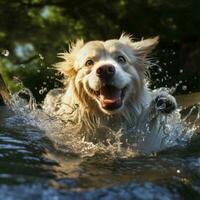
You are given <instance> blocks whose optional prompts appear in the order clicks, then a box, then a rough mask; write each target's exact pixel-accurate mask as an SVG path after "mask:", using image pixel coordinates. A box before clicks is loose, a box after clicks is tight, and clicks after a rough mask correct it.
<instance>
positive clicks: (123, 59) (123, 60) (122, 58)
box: [117, 56, 126, 64]
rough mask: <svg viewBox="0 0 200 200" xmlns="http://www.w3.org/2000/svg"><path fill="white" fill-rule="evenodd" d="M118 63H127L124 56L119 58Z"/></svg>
mask: <svg viewBox="0 0 200 200" xmlns="http://www.w3.org/2000/svg"><path fill="white" fill-rule="evenodd" d="M117 61H118V62H119V63H122V64H124V63H126V59H125V58H124V56H118V57H117Z"/></svg>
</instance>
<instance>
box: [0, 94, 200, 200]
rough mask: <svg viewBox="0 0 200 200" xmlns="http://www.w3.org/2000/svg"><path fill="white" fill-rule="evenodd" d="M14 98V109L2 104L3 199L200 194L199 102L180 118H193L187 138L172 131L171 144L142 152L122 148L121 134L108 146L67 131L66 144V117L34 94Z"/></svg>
mask: <svg viewBox="0 0 200 200" xmlns="http://www.w3.org/2000/svg"><path fill="white" fill-rule="evenodd" d="M13 99H14V102H15V107H14V109H15V111H16V112H15V113H14V112H12V111H10V110H8V108H7V107H5V106H1V107H0V111H1V112H0V122H1V123H0V199H20V200H21V199H27V198H29V199H77V200H79V199H91V200H94V199H145V200H146V199H199V198H200V177H199V176H200V148H199V146H200V137H199V136H198V135H196V134H194V133H193V132H194V126H193V123H194V121H195V120H196V121H197V120H198V106H197V107H194V108H192V109H191V110H190V111H189V112H188V111H187V112H186V113H187V114H186V115H185V119H184V120H185V121H184V120H183V119H182V120H181V121H177V122H184V123H186V121H189V118H191V119H192V120H193V123H192V124H191V125H190V128H186V130H185V133H186V135H187V137H185V138H184V139H183V140H181V137H183V135H180V134H175V133H173V134H172V136H169V137H167V138H168V140H166V141H168V142H171V143H170V144H171V147H170V148H166V149H164V150H162V151H159V152H157V153H151V154H141V153H139V152H135V151H134V149H131V148H125V149H123V148H122V147H120V144H119V141H118V139H119V138H118V139H116V143H112V144H110V145H109V146H108V147H106V146H104V145H103V144H93V143H91V142H87V141H85V140H84V139H83V138H77V137H76V138H73V137H71V138H70V137H67V136H66V138H63V140H62V141H63V144H62V143H61V135H62V134H60V135H59V134H58V133H59V132H60V133H62V132H63V131H66V130H65V129H64V128H63V127H62V126H63V123H66V122H63V121H60V120H58V119H52V118H49V116H47V115H46V114H45V113H43V112H42V111H41V110H40V109H38V108H37V107H36V106H37V105H36V104H35V103H34V99H33V98H31V102H30V104H27V103H26V102H25V101H23V100H22V99H21V98H19V97H18V95H17V96H13ZM30 108H31V109H30ZM33 111H34V112H33ZM195 112H196V113H195ZM192 113H194V115H192ZM174 117H176V119H177V120H178V116H177V115H175V116H174ZM169 123H171V125H173V123H172V121H171V122H169ZM178 124H179V123H178ZM41 125H42V126H41ZM185 125H187V124H185ZM168 128H169V130H170V131H175V129H173V130H171V129H170V127H168ZM178 128H180V127H179V126H178ZM182 131H184V130H182ZM191 133H193V138H192V139H190V137H191V136H192V135H191ZM119 135H120V134H119ZM175 136H177V137H178V136H179V137H180V138H179V140H177V138H175V139H174V140H171V139H172V138H173V137H175ZM67 140H68V143H67V142H66V141H67ZM75 140H76V141H75ZM75 144H76V145H75Z"/></svg>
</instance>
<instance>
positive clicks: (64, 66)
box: [54, 39, 84, 77]
mask: <svg viewBox="0 0 200 200" xmlns="http://www.w3.org/2000/svg"><path fill="white" fill-rule="evenodd" d="M83 45H84V41H83V40H82V39H81V40H77V41H76V42H75V43H71V44H70V46H69V51H68V52H64V53H59V54H58V57H59V58H62V59H63V60H64V61H62V62H59V63H57V64H55V65H54V67H56V69H57V70H58V71H60V72H61V73H62V74H64V75H65V76H67V77H73V76H75V75H76V70H75V68H74V62H75V56H76V54H77V53H78V51H79V50H80V49H81V48H82V47H83Z"/></svg>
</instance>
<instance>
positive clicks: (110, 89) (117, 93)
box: [100, 86, 121, 107]
mask: <svg viewBox="0 0 200 200" xmlns="http://www.w3.org/2000/svg"><path fill="white" fill-rule="evenodd" d="M120 101H121V90H120V89H118V88H116V87H114V86H105V87H102V88H101V89H100V102H101V104H102V106H103V107H107V106H109V105H111V104H113V103H120Z"/></svg>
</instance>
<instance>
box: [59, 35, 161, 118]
mask: <svg viewBox="0 0 200 200" xmlns="http://www.w3.org/2000/svg"><path fill="white" fill-rule="evenodd" d="M157 43H158V37H155V38H151V39H146V40H141V41H138V42H133V40H132V39H131V37H129V36H127V35H122V36H121V37H120V39H113V40H107V41H91V42H88V43H85V44H84V42H83V41H82V40H79V41H77V42H76V43H75V44H73V45H72V46H71V49H70V50H69V52H67V53H63V54H61V57H62V58H64V60H65V61H64V62H61V63H58V64H57V68H58V70H60V71H61V72H62V73H64V74H65V75H66V76H67V77H68V79H69V80H71V81H73V83H74V88H75V92H76V94H77V96H78V98H79V99H81V101H83V102H84V101H85V102H86V103H87V100H88V99H92V100H94V101H96V102H97V104H98V105H99V108H100V110H101V111H103V112H104V113H107V114H113V113H116V112H118V111H119V110H122V109H123V108H124V107H125V105H126V104H127V103H128V102H132V103H134V101H135V99H137V98H138V97H139V95H140V93H141V91H142V90H143V87H144V74H145V61H146V56H147V55H148V54H149V53H150V52H151V51H152V49H153V48H154V47H155V46H156V44H157ZM89 106H90V105H89Z"/></svg>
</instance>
